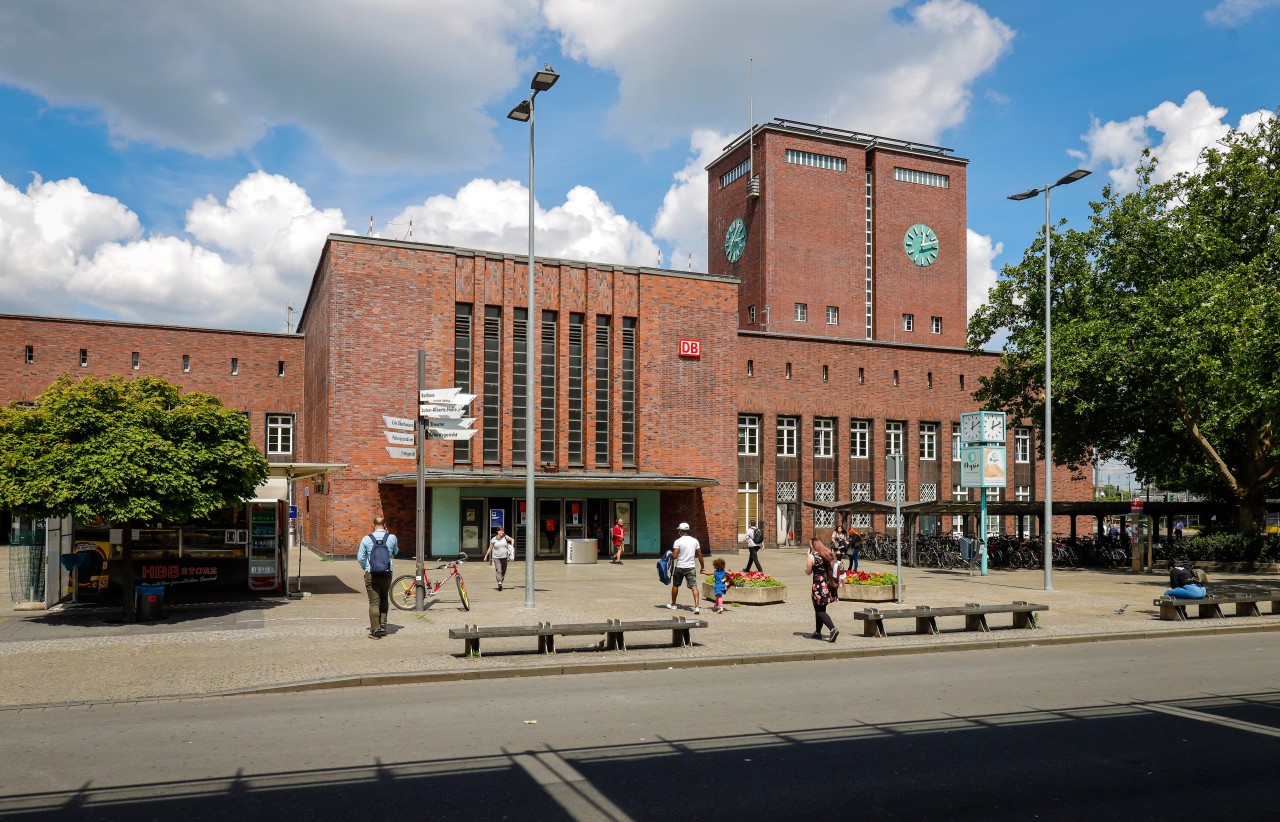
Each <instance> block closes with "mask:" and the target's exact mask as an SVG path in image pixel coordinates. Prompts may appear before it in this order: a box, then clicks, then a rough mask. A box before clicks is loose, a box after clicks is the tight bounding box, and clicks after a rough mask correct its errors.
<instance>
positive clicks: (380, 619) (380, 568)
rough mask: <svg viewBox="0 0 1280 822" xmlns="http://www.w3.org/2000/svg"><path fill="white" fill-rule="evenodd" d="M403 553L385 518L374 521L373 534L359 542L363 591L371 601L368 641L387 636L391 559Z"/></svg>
mask: <svg viewBox="0 0 1280 822" xmlns="http://www.w3.org/2000/svg"><path fill="white" fill-rule="evenodd" d="M398 553H400V542H399V541H398V540H397V539H396V535H395V534H392V533H390V532H389V531H387V527H386V518H385V517H382V516H377V517H374V518H373V533H371V534H369V535H367V536H366V537H365V538H364V539H362V540H360V548H359V550H357V551H356V562H358V563H360V567H361V568H362V569H363V570H364V590H365V594H366V595H367V596H368V597H369V639H382V638H383V637H384V636H386V635H387V610H388V608H390V606H391V558H392V557H394V556H395V555H396V554H398Z"/></svg>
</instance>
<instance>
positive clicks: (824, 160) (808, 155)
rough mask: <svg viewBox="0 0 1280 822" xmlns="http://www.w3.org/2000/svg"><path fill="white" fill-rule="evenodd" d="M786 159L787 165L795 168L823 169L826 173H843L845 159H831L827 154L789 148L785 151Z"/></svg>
mask: <svg viewBox="0 0 1280 822" xmlns="http://www.w3.org/2000/svg"><path fill="white" fill-rule="evenodd" d="M786 158H787V162H788V163H791V164H792V165H796V166H809V167H810V168H825V169H827V170H828V171H844V169H845V159H844V158H843V157H832V156H831V155H829V154H814V153H813V152H811V151H800V150H799V149H794V148H789V149H787V154H786Z"/></svg>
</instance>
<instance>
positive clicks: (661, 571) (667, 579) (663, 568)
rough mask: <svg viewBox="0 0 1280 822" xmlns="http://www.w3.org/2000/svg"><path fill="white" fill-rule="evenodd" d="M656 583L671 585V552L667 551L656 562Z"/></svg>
mask: <svg viewBox="0 0 1280 822" xmlns="http://www.w3.org/2000/svg"><path fill="white" fill-rule="evenodd" d="M658 581H659V582H661V583H662V584H663V585H670V584H671V552H670V551H668V552H666V553H665V554H663V555H662V559H660V560H658Z"/></svg>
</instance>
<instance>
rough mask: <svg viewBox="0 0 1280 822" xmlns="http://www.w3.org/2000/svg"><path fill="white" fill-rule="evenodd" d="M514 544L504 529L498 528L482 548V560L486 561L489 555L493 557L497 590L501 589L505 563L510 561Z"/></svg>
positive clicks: (505, 572) (505, 568)
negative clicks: (487, 545)
mask: <svg viewBox="0 0 1280 822" xmlns="http://www.w3.org/2000/svg"><path fill="white" fill-rule="evenodd" d="M515 552H516V546H515V544H514V543H513V542H512V541H511V537H509V536H507V532H506V529H504V528H499V529H498V533H496V534H494V535H493V539H491V540H489V547H488V548H486V549H484V558H483V559H482V560H481V561H482V562H488V561H489V557H490V556H491V555H492V557H493V578H494V579H496V580H497V581H498V590H499V591H501V590H502V580H503V579H504V578H505V577H506V576H507V563H508V562H510V561H511V557H513V556H515Z"/></svg>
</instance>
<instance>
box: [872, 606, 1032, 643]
mask: <svg viewBox="0 0 1280 822" xmlns="http://www.w3.org/2000/svg"><path fill="white" fill-rule="evenodd" d="M1047 610H1049V606H1048V605H1035V604H1032V603H1028V602H1022V601H1018V602H1014V603H1012V604H1011V605H979V604H978V603H976V602H975V603H968V604H965V605H955V606H950V607H946V608H934V607H931V606H929V605H920V606H917V607H915V608H897V609H894V610H889V611H882V610H880V609H878V608H867V609H866V610H864V611H857V612H855V613H854V615H853V616H854V618H855V619H859V620H862V635H863V636H885V630H884V621H885V620H886V619H914V620H915V621H916V633H917V634H936V633H938V617H944V616H962V617H964V629H965V630H966V631H980V632H982V633H986V632H988V631H990V630H991V629H990V628H989V627H987V614H1013V627H1014V628H1035V627H1036V619H1035V614H1036V612H1038V611H1047Z"/></svg>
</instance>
